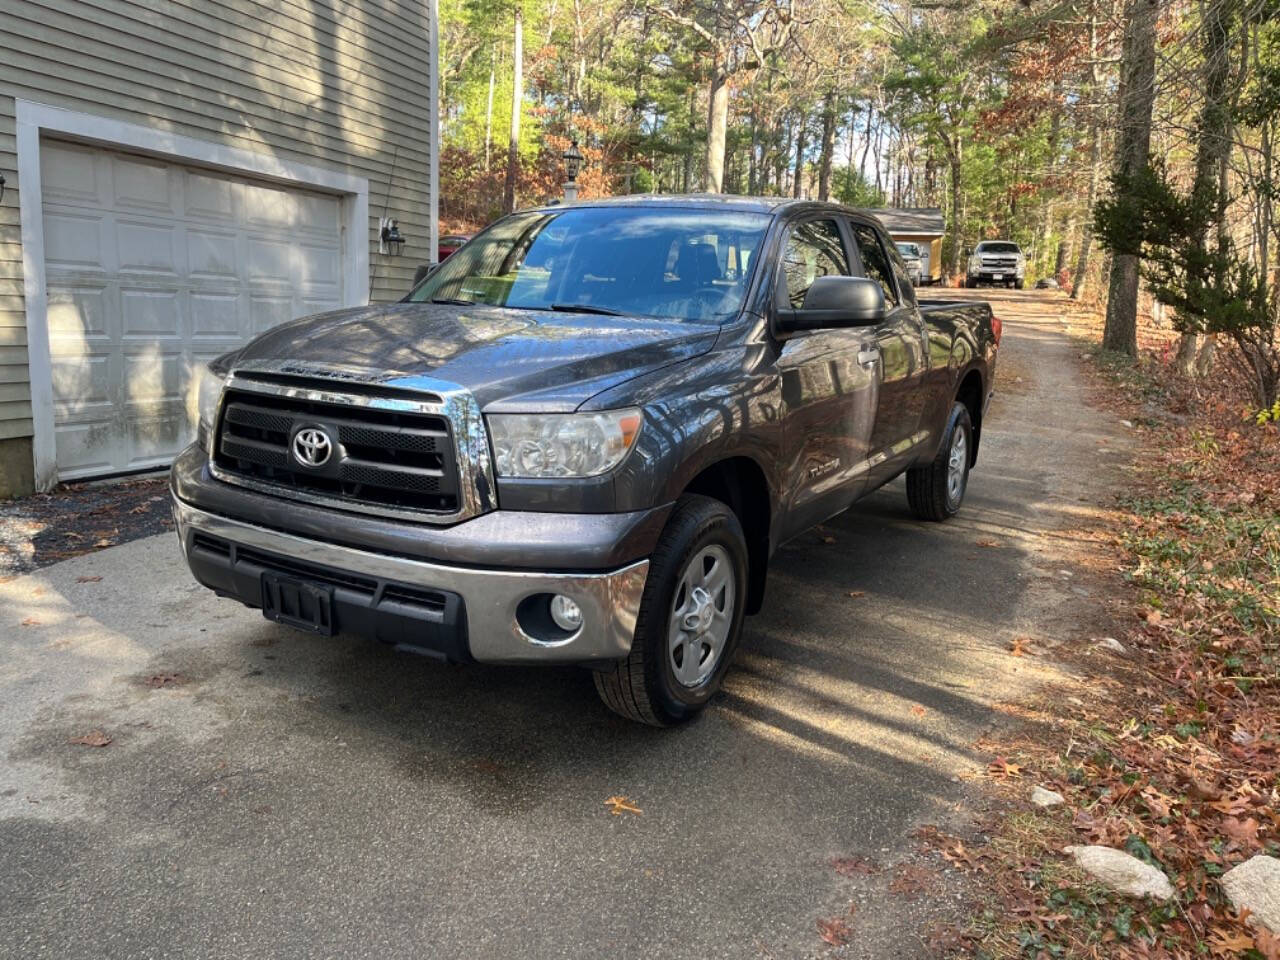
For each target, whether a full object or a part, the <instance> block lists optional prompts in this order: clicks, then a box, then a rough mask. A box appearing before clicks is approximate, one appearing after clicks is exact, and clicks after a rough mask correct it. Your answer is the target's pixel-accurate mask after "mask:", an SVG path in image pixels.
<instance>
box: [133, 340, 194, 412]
mask: <svg viewBox="0 0 1280 960" xmlns="http://www.w3.org/2000/svg"><path fill="white" fill-rule="evenodd" d="M135 349H136V348H135ZM186 378H187V363H186V360H185V358H184V355H183V354H182V353H181V352H179V351H176V350H173V351H161V350H160V349H158V348H157V347H155V346H152V347H150V348H145V349H136V352H129V353H126V354H125V355H124V398H123V399H124V402H125V404H126V405H128V406H129V407H130V410H129V415H130V416H143V415H152V416H154V415H156V414H159V413H162V412H163V410H162V409H161V407H160V406H159V405H160V404H162V403H164V402H167V401H176V400H179V399H181V397H182V395H183V387H184V386H185V384H186Z"/></svg>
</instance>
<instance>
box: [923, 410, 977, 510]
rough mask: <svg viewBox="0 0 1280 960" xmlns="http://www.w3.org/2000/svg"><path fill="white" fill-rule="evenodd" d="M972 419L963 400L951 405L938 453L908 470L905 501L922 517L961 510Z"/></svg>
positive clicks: (971, 434) (966, 483)
mask: <svg viewBox="0 0 1280 960" xmlns="http://www.w3.org/2000/svg"><path fill="white" fill-rule="evenodd" d="M972 448H973V421H972V420H971V419H970V418H969V408H968V407H966V406H965V405H964V404H963V403H955V404H953V405H952V407H951V415H950V416H949V417H947V427H946V429H945V430H944V431H943V435H942V443H941V444H940V445H939V447H938V455H937V456H935V457H934V458H933V460H932V462H930V463H929V464H927V465H926V466H923V467H912V468H911V469H910V470H908V471H907V503H908V505H909V506H910V507H911V512H912V513H914V514H915V515H916V516H917V517H918V518H920V519H921V520H946V519H947V518H948V517H954V516H955V515H956V514H957V513H958V512H959V511H960V504H961V503H963V502H964V493H965V490H966V488H967V487H968V486H969V461H970V456H969V453H970V451H971V450H972Z"/></svg>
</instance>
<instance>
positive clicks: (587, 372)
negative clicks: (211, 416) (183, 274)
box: [228, 303, 720, 412]
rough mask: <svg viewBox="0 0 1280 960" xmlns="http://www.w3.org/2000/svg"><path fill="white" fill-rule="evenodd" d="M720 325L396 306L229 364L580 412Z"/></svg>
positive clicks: (704, 343)
mask: <svg viewBox="0 0 1280 960" xmlns="http://www.w3.org/2000/svg"><path fill="white" fill-rule="evenodd" d="M719 329H720V328H719V327H717V326H712V325H706V324H698V323H690V322H684V321H670V320H656V319H652V318H634V319H633V318H630V317H601V316H595V315H590V314H579V313H552V312H550V311H544V310H519V309H509V308H505V307H488V306H479V305H477V306H452V305H444V304H431V303H397V304H390V305H387V306H380V307H357V308H354V309H350V310H339V311H336V312H333V313H324V314H319V315H317V316H314V317H304V318H303V319H301V320H294V321H293V322H291V323H286V324H282V325H281V326H279V327H276V328H274V329H272V330H270V331H268V332H267V333H264V334H263V335H262V336H260V337H258V338H257V339H255V340H253V341H251V342H250V343H249V344H248V345H246V346H245V347H243V348H242V349H241V350H239V351H238V352H236V353H235V354H232V355H231V356H230V357H229V358H228V361H229V365H230V367H231V368H232V369H235V368H237V367H258V368H262V367H268V368H271V367H275V368H283V369H284V370H287V371H288V372H298V373H301V374H305V375H310V376H320V377H324V376H335V377H338V378H340V379H347V380H359V381H365V382H370V383H383V384H396V383H397V382H398V381H409V382H405V383H404V386H417V385H418V384H415V383H413V382H412V381H414V380H415V379H416V378H419V377H430V378H434V379H437V380H445V381H448V382H450V383H455V384H458V385H459V386H462V387H465V388H467V389H468V390H470V391H471V393H472V394H473V395H474V396H475V398H476V401H477V402H478V403H479V404H480V406H481V408H482V409H485V410H491V411H493V410H512V411H517V410H527V411H528V410H539V411H548V412H561V411H570V410H574V409H577V407H579V406H581V405H582V403H583V402H585V401H586V400H588V399H590V398H591V397H592V396H594V395H595V394H597V393H599V392H601V391H602V390H607V389H610V388H611V387H615V386H617V385H618V384H620V383H623V382H625V381H627V380H630V379H632V378H633V377H638V376H640V375H642V374H644V373H648V372H650V371H652V370H656V369H658V368H659V367H664V366H667V365H669V364H671V363H675V362H677V361H680V360H686V359H689V358H692V357H696V356H699V355H701V354H703V353H706V352H707V351H708V350H710V349H711V346H712V345H713V344H714V343H715V340H716V335H717V333H718V332H719Z"/></svg>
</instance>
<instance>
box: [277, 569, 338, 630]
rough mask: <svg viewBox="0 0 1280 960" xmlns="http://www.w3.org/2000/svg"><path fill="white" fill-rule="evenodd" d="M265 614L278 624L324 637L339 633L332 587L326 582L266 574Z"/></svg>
mask: <svg viewBox="0 0 1280 960" xmlns="http://www.w3.org/2000/svg"><path fill="white" fill-rule="evenodd" d="M262 615H263V616H264V617H266V618H267V619H268V620H274V621H275V622H276V623H283V624H285V625H286V626H290V627H296V628H297V629H299V630H305V631H307V632H308V633H318V634H320V635H321V636H324V637H331V636H333V635H334V634H335V633H337V626H336V624H335V623H334V622H333V587H330V586H328V585H327V584H323V583H312V582H310V581H307V580H298V579H296V578H295V577H286V576H282V575H281V574H278V573H270V572H265V573H263V574H262Z"/></svg>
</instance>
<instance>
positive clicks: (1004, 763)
mask: <svg viewBox="0 0 1280 960" xmlns="http://www.w3.org/2000/svg"><path fill="white" fill-rule="evenodd" d="M987 769H988V770H989V771H990V772H991V773H994V774H995V775H996V776H998V777H1020V776H1022V766H1021V765H1020V764H1017V763H1010V762H1009V761H1008V760H1006V759H1005V758H1004V757H996V758H995V759H994V760H992V761H991V763H989V764H988V765H987Z"/></svg>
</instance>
